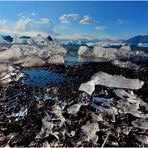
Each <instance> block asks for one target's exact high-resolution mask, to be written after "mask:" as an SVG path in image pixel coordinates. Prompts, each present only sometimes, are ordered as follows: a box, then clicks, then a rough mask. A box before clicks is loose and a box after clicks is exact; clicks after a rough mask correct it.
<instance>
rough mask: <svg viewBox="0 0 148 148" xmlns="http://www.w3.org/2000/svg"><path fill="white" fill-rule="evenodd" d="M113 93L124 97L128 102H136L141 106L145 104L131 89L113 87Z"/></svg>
mask: <svg viewBox="0 0 148 148" xmlns="http://www.w3.org/2000/svg"><path fill="white" fill-rule="evenodd" d="M114 92H115V94H116V95H117V96H118V97H119V98H121V99H126V100H128V101H129V102H130V103H138V104H140V105H142V106H144V105H146V103H145V102H144V101H143V100H142V99H140V98H139V97H137V96H136V95H135V94H134V92H133V91H131V90H128V91H126V90H123V89H115V90H114Z"/></svg>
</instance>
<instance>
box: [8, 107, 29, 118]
mask: <svg viewBox="0 0 148 148" xmlns="http://www.w3.org/2000/svg"><path fill="white" fill-rule="evenodd" d="M27 113H28V109H27V108H26V109H22V110H20V111H19V112H17V113H12V114H11V115H8V116H7V117H8V118H10V117H19V118H23V117H25V116H27Z"/></svg>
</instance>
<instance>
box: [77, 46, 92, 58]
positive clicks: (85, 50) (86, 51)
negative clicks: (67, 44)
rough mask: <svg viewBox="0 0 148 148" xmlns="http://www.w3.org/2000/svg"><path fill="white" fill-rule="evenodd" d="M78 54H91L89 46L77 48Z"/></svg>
mask: <svg viewBox="0 0 148 148" xmlns="http://www.w3.org/2000/svg"><path fill="white" fill-rule="evenodd" d="M78 55H79V56H91V54H90V51H89V48H88V47H87V46H80V47H79V50H78Z"/></svg>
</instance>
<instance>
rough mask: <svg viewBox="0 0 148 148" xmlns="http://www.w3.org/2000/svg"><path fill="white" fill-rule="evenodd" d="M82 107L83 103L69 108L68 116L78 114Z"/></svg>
mask: <svg viewBox="0 0 148 148" xmlns="http://www.w3.org/2000/svg"><path fill="white" fill-rule="evenodd" d="M81 105H82V104H81V103H77V104H74V105H71V106H70V107H68V108H67V112H68V114H76V113H77V112H78V111H79V110H80V107H81Z"/></svg>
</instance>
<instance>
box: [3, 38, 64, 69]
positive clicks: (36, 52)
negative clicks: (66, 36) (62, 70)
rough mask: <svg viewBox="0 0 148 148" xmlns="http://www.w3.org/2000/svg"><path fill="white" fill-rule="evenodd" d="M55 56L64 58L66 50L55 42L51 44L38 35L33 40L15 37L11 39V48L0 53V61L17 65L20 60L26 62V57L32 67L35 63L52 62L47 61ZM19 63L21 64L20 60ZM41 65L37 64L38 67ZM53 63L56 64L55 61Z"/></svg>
mask: <svg viewBox="0 0 148 148" xmlns="http://www.w3.org/2000/svg"><path fill="white" fill-rule="evenodd" d="M55 55H58V56H61V57H62V58H64V57H65V55H66V49H65V48H64V47H63V46H62V45H61V44H59V43H57V42H54V41H52V42H51V41H49V40H48V39H47V38H44V37H42V36H40V35H39V36H37V37H35V38H17V37H15V38H14V39H13V43H12V46H11V47H10V48H8V49H6V50H4V51H1V52H0V61H2V62H3V61H15V62H17V63H19V61H18V60H20V59H23V62H25V60H28V58H26V57H32V59H30V58H29V61H30V62H31V61H32V62H33V63H32V66H34V63H36V62H37V61H39V62H40V61H41V60H44V61H45V60H48V61H52V60H49V59H50V58H52V56H55ZM33 57H34V58H35V62H34V61H33ZM37 58H38V60H37ZM39 59H40V60H39ZM52 59H53V58H52ZM20 61H21V62H22V60H20ZM26 62H28V61H26ZM60 62H62V63H63V62H64V60H60ZM41 63H45V62H41ZM41 63H39V65H40V64H41ZM54 63H56V61H55V60H54ZM57 63H59V60H58V61H57ZM30 65H31V64H30Z"/></svg>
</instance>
